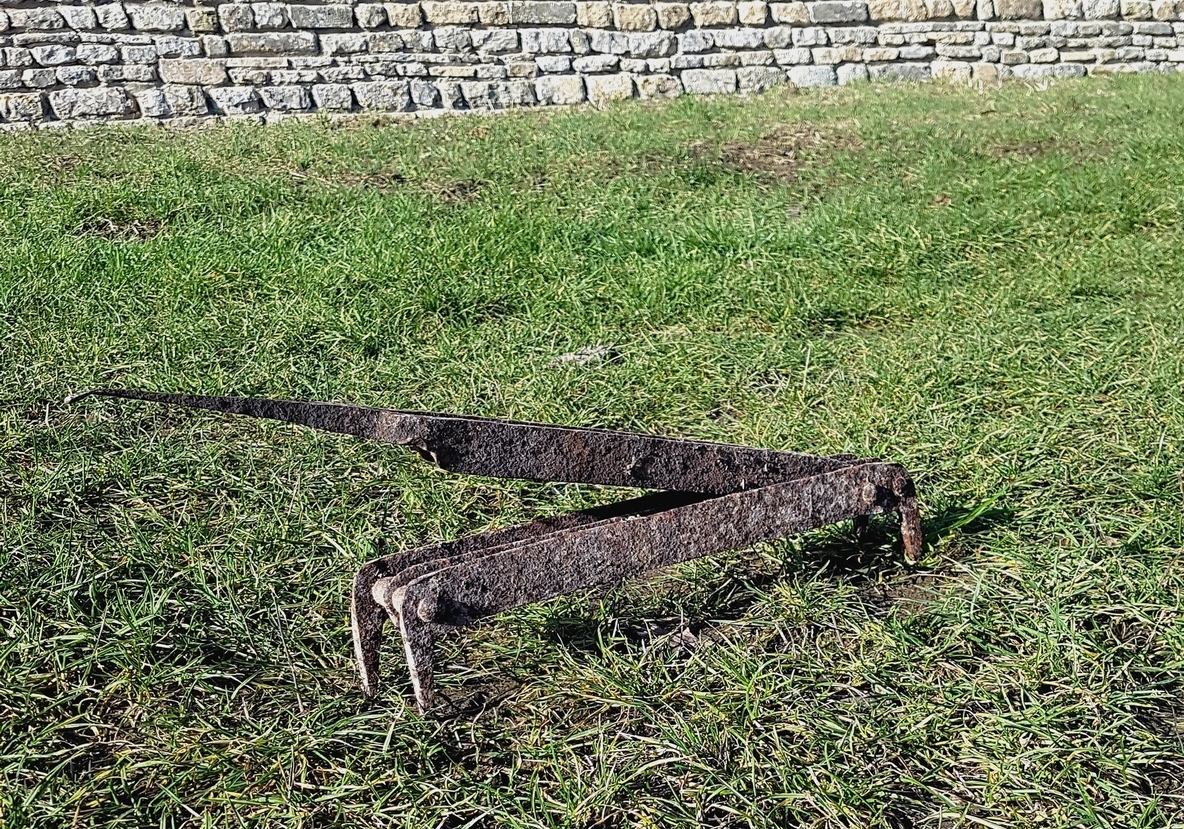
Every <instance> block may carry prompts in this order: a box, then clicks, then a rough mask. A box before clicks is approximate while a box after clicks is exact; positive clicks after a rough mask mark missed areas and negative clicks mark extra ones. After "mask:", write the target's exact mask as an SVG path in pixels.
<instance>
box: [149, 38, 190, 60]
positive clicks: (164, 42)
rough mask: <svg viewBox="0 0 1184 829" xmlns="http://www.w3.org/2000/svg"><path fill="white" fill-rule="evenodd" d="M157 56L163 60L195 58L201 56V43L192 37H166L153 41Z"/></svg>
mask: <svg viewBox="0 0 1184 829" xmlns="http://www.w3.org/2000/svg"><path fill="white" fill-rule="evenodd" d="M152 43H153V45H154V46H155V47H156V54H158V55H160V56H161V57H162V58H195V57H197V56H198V55H200V54H201V43H200V41H197V40H195V39H193V38H191V37H173V36H172V35H165V36H163V37H155V38H153V39H152Z"/></svg>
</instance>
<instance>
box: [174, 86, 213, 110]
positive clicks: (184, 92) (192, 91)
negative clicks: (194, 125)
mask: <svg viewBox="0 0 1184 829" xmlns="http://www.w3.org/2000/svg"><path fill="white" fill-rule="evenodd" d="M163 92H164V97H165V100H166V101H167V102H168V108H169V114H171V115H184V116H194V115H205V114H206V113H208V112H209V111H210V104H209V101H207V100H206V94H205V92H203V91H202V90H201V89H200V88H199V87H196V86H165V87H164V89H163Z"/></svg>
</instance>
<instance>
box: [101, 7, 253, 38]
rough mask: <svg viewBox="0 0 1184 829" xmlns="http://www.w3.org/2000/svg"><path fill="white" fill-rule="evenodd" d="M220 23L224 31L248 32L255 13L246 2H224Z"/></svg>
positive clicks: (251, 27)
mask: <svg viewBox="0 0 1184 829" xmlns="http://www.w3.org/2000/svg"><path fill="white" fill-rule="evenodd" d="M99 8H100V9H102V6H100V7H99ZM218 23H219V24H221V26H222V31H224V32H246V31H249V30H250V29H253V28H254V27H255V15H254V14H252V13H251V7H250V6H248V5H247V4H246V3H223V4H222V5H220V6H219V7H218Z"/></svg>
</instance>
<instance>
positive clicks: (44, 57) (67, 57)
mask: <svg viewBox="0 0 1184 829" xmlns="http://www.w3.org/2000/svg"><path fill="white" fill-rule="evenodd" d="M29 51H30V52H32V53H33V60H35V61H37V63H39V64H40V65H42V66H61V65H63V64H66V63H73V62H74V47H73V46H61V45H56V44H55V45H53V46H34V47H32V48H31V49H30V50H29Z"/></svg>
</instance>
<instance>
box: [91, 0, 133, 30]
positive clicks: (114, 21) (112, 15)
mask: <svg viewBox="0 0 1184 829" xmlns="http://www.w3.org/2000/svg"><path fill="white" fill-rule="evenodd" d="M95 17H96V18H98V21H99V25H100V26H102V27H103V28H104V29H106V30H107V31H109V32H121V31H123V30H124V29H126V28H127V27H128V25H129V21H128V19H127V12H126V11H124V8H123V4H122V3H105V4H103V5H101V6H97V7H96V8H95Z"/></svg>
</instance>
